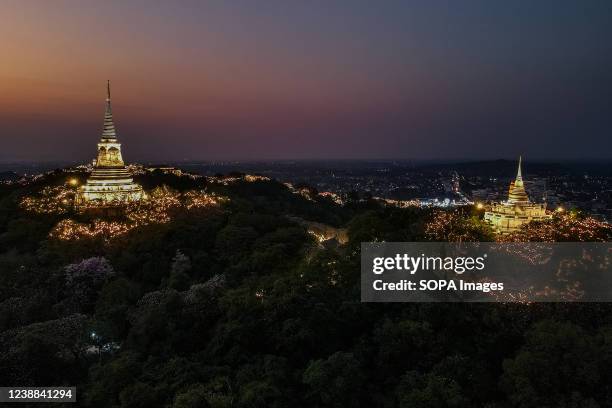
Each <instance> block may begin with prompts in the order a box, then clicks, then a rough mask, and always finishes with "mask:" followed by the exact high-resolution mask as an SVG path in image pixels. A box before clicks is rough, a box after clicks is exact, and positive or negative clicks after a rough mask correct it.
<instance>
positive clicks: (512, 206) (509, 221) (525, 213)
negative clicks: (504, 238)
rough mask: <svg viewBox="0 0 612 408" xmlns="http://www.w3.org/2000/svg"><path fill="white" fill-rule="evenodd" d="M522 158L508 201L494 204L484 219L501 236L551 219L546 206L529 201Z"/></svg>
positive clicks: (511, 185)
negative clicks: (529, 224) (527, 225)
mask: <svg viewBox="0 0 612 408" xmlns="http://www.w3.org/2000/svg"><path fill="white" fill-rule="evenodd" d="M521 161H522V160H521V158H520V157H519V163H518V171H517V173H516V179H515V180H514V181H512V182H511V183H510V189H509V191H508V201H503V202H501V203H499V204H494V205H493V206H492V207H491V210H490V211H487V212H485V215H484V219H485V221H487V222H489V223H490V224H491V226H492V227H493V229H494V230H495V231H496V232H498V233H500V234H507V233H510V232H514V231H517V230H518V229H520V228H521V226H522V225H523V224H526V223H528V222H531V221H542V220H547V219H549V218H551V215H550V214H547V213H546V204H536V203H532V202H531V201H529V197H528V196H527V192H526V191H525V186H524V185H523V176H522V174H521Z"/></svg>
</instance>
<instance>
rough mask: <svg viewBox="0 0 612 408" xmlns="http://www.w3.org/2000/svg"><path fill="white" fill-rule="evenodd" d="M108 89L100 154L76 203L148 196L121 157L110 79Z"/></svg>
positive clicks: (106, 202)
mask: <svg viewBox="0 0 612 408" xmlns="http://www.w3.org/2000/svg"><path fill="white" fill-rule="evenodd" d="M106 90H107V97H106V111H105V114H104V128H103V130H102V137H101V138H100V142H99V143H98V155H97V157H96V160H95V164H94V168H93V171H92V172H91V175H90V176H89V178H88V179H87V183H86V184H85V185H84V186H82V187H81V188H80V190H79V192H78V194H77V199H76V205H77V206H101V207H105V206H116V205H123V204H126V203H129V202H133V201H139V200H142V199H143V198H145V194H144V192H143V190H142V187H141V186H140V185H138V184H136V183H134V180H133V179H132V176H131V174H130V173H129V172H128V170H127V168H126V167H125V163H124V162H123V158H122V156H121V144H120V143H119V141H118V140H117V132H116V130H115V123H114V121H113V113H112V109H111V97H110V81H108V82H107V88H106Z"/></svg>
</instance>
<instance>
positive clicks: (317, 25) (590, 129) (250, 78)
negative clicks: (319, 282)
mask: <svg viewBox="0 0 612 408" xmlns="http://www.w3.org/2000/svg"><path fill="white" fill-rule="evenodd" d="M0 50H1V54H0V138H1V140H2V149H0V161H9V160H52V161H53V160H71V161H89V160H90V159H91V158H93V156H94V152H95V145H96V143H97V141H98V138H99V135H100V133H101V127H102V119H103V114H104V98H105V88H106V80H107V79H110V80H111V86H112V93H113V112H114V116H115V123H116V126H117V129H118V135H119V139H120V141H121V142H122V143H123V154H124V157H125V158H126V160H127V161H134V160H139V161H147V160H150V161H160V160H164V161H170V160H181V159H192V160H197V159H203V160H216V159H300V158H315V159H317V158H321V159H323V158H325V159H327V158H417V159H425V158H434V159H438V158H462V159H467V158H499V157H507V158H510V157H515V156H518V155H519V154H523V155H526V156H528V157H533V158H610V157H611V156H612V154H611V152H612V101H611V98H612V2H611V1H595V0H593V1H573V2H569V1H560V0H556V1H535V2H533V1H491V0H485V1H455V0H449V1H436V0H433V1H408V0H403V1H380V2H379V1H357V0H351V1H291V0H279V1H273V0H264V1H256V0H252V1H203V0H200V1H176V2H174V1H172V2H171V1H164V2H156V1H126V2H120V1H104V2H100V1H96V2H94V1H22V0H15V1H13V0H8V1H7V0H0Z"/></svg>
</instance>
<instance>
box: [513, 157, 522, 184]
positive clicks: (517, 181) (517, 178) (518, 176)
mask: <svg viewBox="0 0 612 408" xmlns="http://www.w3.org/2000/svg"><path fill="white" fill-rule="evenodd" d="M522 162H523V157H522V156H519V163H518V171H517V172H516V180H515V181H514V185H516V183H519V182H520V183H521V184H523V175H522V174H521V164H522Z"/></svg>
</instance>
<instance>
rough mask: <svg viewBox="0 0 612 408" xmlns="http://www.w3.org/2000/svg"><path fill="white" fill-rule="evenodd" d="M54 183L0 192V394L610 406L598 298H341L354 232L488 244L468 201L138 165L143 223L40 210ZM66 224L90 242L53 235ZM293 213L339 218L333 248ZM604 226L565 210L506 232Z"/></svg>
mask: <svg viewBox="0 0 612 408" xmlns="http://www.w3.org/2000/svg"><path fill="white" fill-rule="evenodd" d="M69 176H70V177H76V178H79V179H80V180H83V179H84V175H83V174H78V173H76V174H71V175H69ZM69 176H68V175H67V173H65V172H62V171H57V172H54V173H51V174H48V175H46V176H45V177H43V178H40V179H38V180H35V181H33V182H30V183H28V184H26V185H20V184H10V185H2V186H1V187H0V385H4V386H8V385H14V386H16V385H29V386H50V385H66V386H73V385H76V386H77V398H78V405H80V406H87V407H174V408H179V407H181V408H183V407H219V408H220V407H301V406H312V407H474V406H482V407H485V406H486V407H489V408H493V407H604V406H608V405H609V401H611V400H612V388H611V387H612V370H611V369H610V367H612V313H611V312H612V307H610V306H609V305H608V304H531V305H518V304H368V303H360V301H359V299H360V296H359V290H360V289H359V277H360V275H359V262H360V258H359V256H360V254H359V246H360V243H361V242H364V241H374V240H377V241H424V240H434V241H455V240H464V241H488V240H493V239H494V237H493V235H492V234H491V231H490V230H489V229H488V228H487V226H486V225H485V224H483V223H482V221H481V220H480V214H479V213H478V211H477V210H476V209H474V208H469V207H468V208H464V209H461V210H449V211H442V210H432V209H420V208H407V209H399V208H390V207H385V206H383V205H381V204H380V203H377V202H376V201H374V200H371V199H368V197H366V198H364V197H359V196H358V195H356V194H352V195H349V196H348V197H346V199H347V203H346V205H344V206H340V205H337V204H336V203H334V202H333V201H332V200H330V199H329V198H326V197H322V196H318V195H317V194H316V192H311V194H300V193H296V191H294V190H291V189H290V188H288V187H287V186H285V185H283V184H282V183H278V182H276V181H273V180H254V181H253V180H251V181H248V180H246V179H244V178H243V177H242V178H241V177H240V175H234V176H233V177H231V180H232V182H221V181H223V178H222V177H218V178H217V181H218V182H215V181H214V179H215V178H210V179H203V178H200V179H193V178H190V177H186V176H183V177H179V176H174V175H166V174H161V173H153V174H149V175H144V176H140V177H139V178H138V182H139V183H141V184H142V185H143V186H144V187H145V189H146V190H147V191H149V192H151V194H153V195H154V194H157V195H156V196H155V197H157V198H156V199H158V200H159V201H154V202H155V203H162V202H163V203H170V204H168V207H163V208H160V206H150V207H147V208H146V211H147V212H146V213H145V214H147V216H149V218H148V219H147V220H143V219H139V218H134V217H135V216H134V214H132V215H130V213H129V212H128V213H121V212H119V213H105V214H100V213H88V212H85V213H77V212H75V211H74V210H73V209H72V208H71V207H70V206H69V205H65V204H61V202H60V204H58V203H57V202H56V200H55V201H54V200H53V197H56V195H54V194H60V193H61V191H65V190H62V189H63V188H65V187H63V186H66V182H67V177H69ZM53 188H57V189H58V190H57V191H56V190H53ZM45 189H47V190H45ZM58 191H59V192H58ZM153 191H156V193H153ZM198 194H205V195H198ZM210 197H213V198H214V200H213V201H207V200H209V199H210ZM28 198H31V199H32V200H35V201H31V202H30V201H27V200H28ZM66 199H67V200H69V199H70V197H69V196H67V197H66ZM45 200H46V201H45ZM173 200H175V201H173ZM190 200H191V201H190ZM197 200H200V201H197ZM202 200H204V201H202ZM194 203H196V204H194ZM197 203H200V204H197ZM202 203H203V204H202ZM211 203H212V204H211ZM30 204H31V206H32V207H28V205H30ZM164 205H165V204H164ZM45 209H48V211H47V210H45ZM141 210H142V211H145V210H144V209H141ZM130 217H131V218H130ZM67 219H69V220H71V222H73V223H75V225H76V224H78V225H84V226H92V225H96V226H97V227H96V228H98V227H99V228H101V229H100V231H102V233H100V234H94V233H90V232H91V231H92V230H87V229H86V230H79V229H76V227H74V225H73V226H72V227H71V228H73V229H71V230H70V231H71V234H69V235H66V236H62V235H54V234H53V231H54V229H55V228H57V227H58V225H64V224H61V223H62V222H65V220H67ZM101 220H103V221H104V222H107V223H108V224H104V225H102V226H100V225H101V224H99V223H100V222H101ZM301 220H302V221H303V220H306V221H310V222H316V223H318V224H325V225H329V226H330V227H333V228H345V229H346V231H347V235H348V242H347V243H344V244H342V243H340V242H337V241H335V240H333V239H332V240H330V241H326V242H324V243H321V242H319V241H318V240H317V239H316V237H315V236H313V235H312V234H309V233H308V231H307V228H305V226H304V223H303V222H300V221H301ZM96 222H97V223H98V224H95V223H96ZM113 223H114V224H113ZM121 225H123V226H126V225H127V226H129V228H127V229H126V230H117V229H115V227H117V226H121ZM105 228H106V229H105ZM585 230H588V234H587V235H580V236H574V235H572V234H584V233H585ZM75 231H76V232H75ZM78 231H89V232H87V233H82V234H81V235H79V232H78ZM117 231H119V232H117ZM611 237H612V233H611V230H610V227H609V225H606V224H602V223H597V222H594V221H592V220H591V219H589V218H588V217H584V216H581V215H579V214H565V215H563V216H558V217H555V219H553V220H552V221H550V222H547V223H541V224H534V225H530V226H529V227H527V228H525V229H524V230H523V231H521V232H519V233H517V234H516V235H514V236H513V237H511V238H510V239H512V240H517V241H520V240H551V241H554V240H566V241H571V240H573V239H575V240H594V241H597V240H599V241H606V240H610V238H611Z"/></svg>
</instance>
